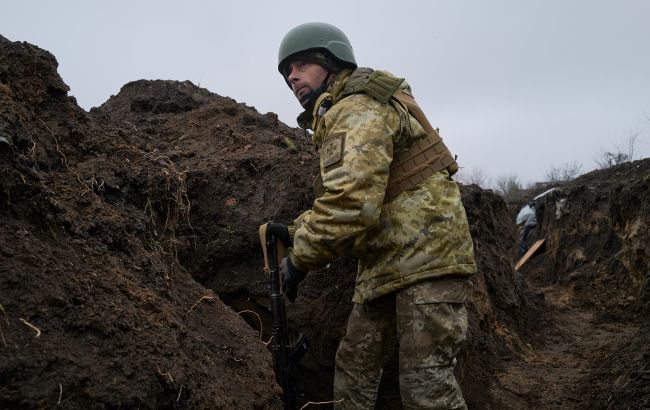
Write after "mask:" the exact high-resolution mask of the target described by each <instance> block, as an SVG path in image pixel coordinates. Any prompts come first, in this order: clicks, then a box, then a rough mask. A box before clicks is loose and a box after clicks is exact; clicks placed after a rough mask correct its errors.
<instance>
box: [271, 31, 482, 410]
mask: <svg viewBox="0 0 650 410" xmlns="http://www.w3.org/2000/svg"><path fill="white" fill-rule="evenodd" d="M278 69H279V70H280V73H281V74H282V76H283V77H284V80H285V81H286V83H287V84H288V85H289V87H290V88H291V90H292V91H293V93H294V95H295V96H296V98H297V99H298V100H299V102H300V104H301V105H302V107H303V108H304V112H303V113H302V114H300V116H299V117H298V123H299V125H300V126H301V127H302V128H305V129H311V130H313V142H314V144H315V146H316V148H317V149H318V150H319V152H320V176H319V178H317V180H318V182H317V183H316V184H315V185H316V186H317V187H318V188H317V189H316V191H317V192H316V197H317V198H316V200H315V201H314V204H313V207H312V209H311V210H308V211H306V212H304V213H303V214H302V215H300V216H299V217H298V218H296V220H295V221H294V222H293V225H290V226H286V225H282V224H272V225H270V226H269V229H270V230H275V232H276V234H278V235H279V236H280V237H284V238H285V242H288V243H289V244H291V245H292V249H291V250H290V252H289V254H288V256H287V257H286V258H284V259H283V260H282V262H281V266H280V270H281V274H282V275H283V278H284V284H283V286H284V290H285V294H286V295H287V297H288V299H289V300H290V301H291V302H293V301H294V300H295V298H296V295H297V289H298V284H299V283H300V282H301V281H302V280H303V279H304V278H305V276H306V274H307V272H308V271H311V270H314V269H318V268H321V267H323V266H325V265H326V264H327V263H328V262H330V261H332V260H333V259H334V258H335V257H336V256H337V255H339V254H341V253H343V252H344V251H346V250H351V251H352V253H353V255H354V256H355V257H357V258H358V260H359V265H358V272H357V277H356V285H355V290H354V296H353V302H354V306H353V309H352V312H351V314H350V317H349V319H348V323H347V330H346V334H345V336H344V338H343V339H342V340H341V343H340V345H339V348H338V350H337V353H336V369H335V376H334V400H337V401H339V400H340V402H339V403H338V404H337V408H341V409H365V408H373V406H374V403H375V399H376V396H377V389H378V385H379V381H380V378H381V374H382V369H383V367H384V366H385V364H386V363H387V361H388V359H389V358H390V354H391V353H392V352H393V348H394V347H395V346H396V345H398V346H399V367H400V368H399V383H400V393H401V397H402V402H403V404H404V408H408V409H415V408H418V409H419V408H427V409H433V408H436V409H443V408H444V409H461V408H466V406H465V402H464V400H463V396H462V393H461V391H460V388H459V386H458V383H457V382H456V379H455V377H454V374H453V370H454V366H455V364H456V359H455V356H456V354H457V353H458V351H459V348H460V345H461V343H462V342H463V341H464V340H465V336H466V330H467V313H466V310H465V307H464V305H463V302H464V301H465V299H466V297H467V295H468V294H469V293H470V291H471V285H470V281H469V276H470V275H471V274H472V273H474V272H476V264H475V262H474V254H473V245H472V239H471V237H470V233H469V226H468V223H467V217H466V215H465V209H464V208H463V205H462V203H461V198H460V192H459V189H458V186H457V185H456V183H455V182H454V181H453V180H452V179H451V174H452V173H453V172H455V171H456V170H457V169H458V168H457V165H456V163H455V161H454V158H453V156H452V155H451V154H450V153H449V151H448V150H447V149H446V147H445V146H444V144H443V143H442V141H441V139H440V137H439V136H438V134H437V132H436V131H435V130H434V129H433V128H432V127H431V126H430V124H429V123H428V121H426V118H425V117H424V116H423V115H422V113H421V111H420V110H419V108H418V106H417V104H415V101H414V100H413V97H412V94H411V88H410V86H409V85H408V84H407V82H406V81H404V80H403V79H401V78H397V77H394V76H393V75H391V74H389V73H387V72H385V71H378V70H372V69H368V68H357V63H356V61H355V58H354V54H353V52H352V46H351V45H350V41H349V40H348V38H347V37H346V36H345V34H344V33H343V32H342V31H341V30H339V29H338V28H336V27H334V26H332V25H330V24H325V23H306V24H302V25H300V26H298V27H295V28H294V29H292V30H291V31H289V32H288V33H287V34H286V36H285V37H284V38H283V39H282V42H281V44H280V50H279V63H278ZM416 117H417V119H416Z"/></svg>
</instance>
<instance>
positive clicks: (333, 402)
mask: <svg viewBox="0 0 650 410" xmlns="http://www.w3.org/2000/svg"><path fill="white" fill-rule="evenodd" d="M342 401H343V399H339V400H331V401H308V402H307V403H305V404H304V405H303V406H302V407H301V408H300V409H298V410H302V409H304V408H307V407H308V406H309V405H312V404H314V405H316V406H320V405H321V404H337V403H341V402H342Z"/></svg>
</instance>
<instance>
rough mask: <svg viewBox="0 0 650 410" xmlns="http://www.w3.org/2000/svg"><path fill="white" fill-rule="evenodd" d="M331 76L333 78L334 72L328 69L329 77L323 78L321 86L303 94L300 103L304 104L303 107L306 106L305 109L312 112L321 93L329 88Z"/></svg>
mask: <svg viewBox="0 0 650 410" xmlns="http://www.w3.org/2000/svg"><path fill="white" fill-rule="evenodd" d="M330 78H332V72H331V71H328V72H327V77H325V80H323V83H322V84H321V85H320V87H318V88H316V89H315V90H311V91H310V92H309V93H307V94H305V95H303V96H302V97H301V98H300V100H299V101H300V105H302V108H304V109H305V111H308V112H311V111H312V110H313V109H314V105H315V103H316V100H318V97H320V96H321V94H323V93H324V92H325V91H326V90H327V87H329V81H330Z"/></svg>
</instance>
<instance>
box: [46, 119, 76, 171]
mask: <svg viewBox="0 0 650 410" xmlns="http://www.w3.org/2000/svg"><path fill="white" fill-rule="evenodd" d="M39 121H40V122H41V124H43V125H44V126H45V128H47V130H48V131H49V132H50V134H52V137H53V138H54V144H56V152H58V153H59V154H61V157H62V158H63V165H65V167H66V168H67V169H70V167H69V166H68V159H67V158H66V157H65V154H64V153H63V151H61V148H59V140H58V139H57V138H56V135H54V133H53V132H52V130H51V129H50V127H48V126H47V124H46V123H45V121H43V120H39Z"/></svg>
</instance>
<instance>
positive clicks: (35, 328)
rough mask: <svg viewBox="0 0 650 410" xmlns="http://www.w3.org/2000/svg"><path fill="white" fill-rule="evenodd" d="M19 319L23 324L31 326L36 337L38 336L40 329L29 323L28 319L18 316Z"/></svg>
mask: <svg viewBox="0 0 650 410" xmlns="http://www.w3.org/2000/svg"><path fill="white" fill-rule="evenodd" d="M20 321H21V322H23V323H24V324H26V325H27V326H29V327H31V328H32V329H34V331H35V332H36V337H39V336H40V335H41V329H39V328H37V327H36V326H34V325H32V324H31V323H29V322H28V321H26V320H25V319H23V318H22V317H21V318H20Z"/></svg>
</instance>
